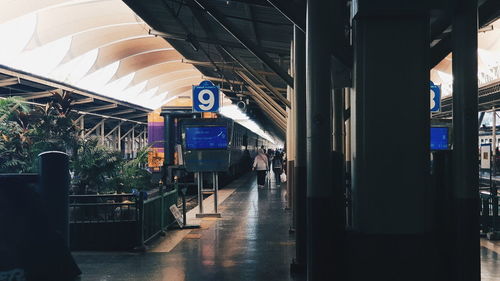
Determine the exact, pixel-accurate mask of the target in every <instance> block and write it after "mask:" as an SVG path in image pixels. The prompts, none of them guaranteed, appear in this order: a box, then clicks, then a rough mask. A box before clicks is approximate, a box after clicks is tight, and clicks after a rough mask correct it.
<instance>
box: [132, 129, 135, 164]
mask: <svg viewBox="0 0 500 281" xmlns="http://www.w3.org/2000/svg"><path fill="white" fill-rule="evenodd" d="M131 149H132V158H135V129H133V130H132V147H131Z"/></svg>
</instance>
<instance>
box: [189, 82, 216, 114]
mask: <svg viewBox="0 0 500 281" xmlns="http://www.w3.org/2000/svg"><path fill="white" fill-rule="evenodd" d="M219 92H220V90H219V87H217V86H215V85H214V84H213V83H212V82H210V81H203V82H201V83H200V85H198V86H193V111H194V112H217V111H219V106H220V94H219Z"/></svg>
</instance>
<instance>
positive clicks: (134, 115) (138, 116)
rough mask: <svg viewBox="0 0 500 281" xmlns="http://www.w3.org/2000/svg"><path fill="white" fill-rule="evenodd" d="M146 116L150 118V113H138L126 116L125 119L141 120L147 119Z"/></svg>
mask: <svg viewBox="0 0 500 281" xmlns="http://www.w3.org/2000/svg"><path fill="white" fill-rule="evenodd" d="M146 116H148V113H147V112H144V113H138V114H133V115H127V116H125V118H127V119H134V118H141V117H146Z"/></svg>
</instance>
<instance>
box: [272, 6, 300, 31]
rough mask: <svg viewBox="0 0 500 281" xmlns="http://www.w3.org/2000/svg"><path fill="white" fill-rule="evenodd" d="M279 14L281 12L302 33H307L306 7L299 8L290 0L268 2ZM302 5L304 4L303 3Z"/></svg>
mask: <svg viewBox="0 0 500 281" xmlns="http://www.w3.org/2000/svg"><path fill="white" fill-rule="evenodd" d="M267 2H268V3H269V4H271V5H272V6H273V7H274V8H275V9H276V10H278V12H280V13H281V14H282V15H283V16H284V17H285V18H287V19H288V20H289V21H290V22H291V23H293V24H294V25H296V26H297V27H298V28H299V29H300V30H301V31H302V32H304V33H306V7H305V5H304V7H299V6H298V5H297V4H295V2H293V1H290V0H286V1H285V0H267ZM301 3H304V4H305V2H303V1H301Z"/></svg>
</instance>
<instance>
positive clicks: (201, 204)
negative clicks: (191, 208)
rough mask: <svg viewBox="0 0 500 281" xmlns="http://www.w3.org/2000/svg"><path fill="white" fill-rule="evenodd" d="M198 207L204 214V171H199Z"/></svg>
mask: <svg viewBox="0 0 500 281" xmlns="http://www.w3.org/2000/svg"><path fill="white" fill-rule="evenodd" d="M198 208H199V213H200V214H203V172H198Z"/></svg>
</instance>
